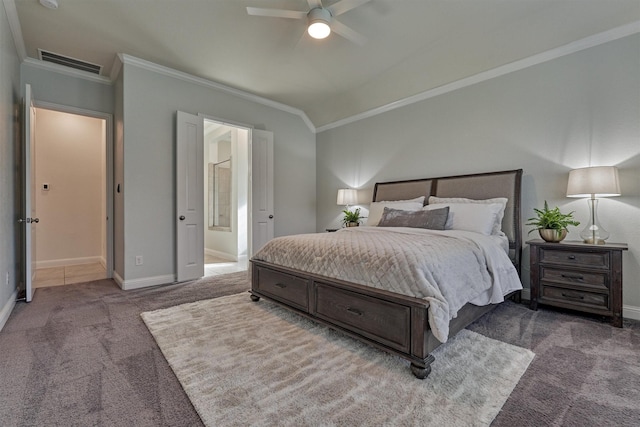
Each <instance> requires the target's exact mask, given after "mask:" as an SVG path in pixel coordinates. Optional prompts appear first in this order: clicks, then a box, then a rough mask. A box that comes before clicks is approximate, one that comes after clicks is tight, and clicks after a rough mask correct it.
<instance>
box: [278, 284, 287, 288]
mask: <svg viewBox="0 0 640 427" xmlns="http://www.w3.org/2000/svg"><path fill="white" fill-rule="evenodd" d="M276 287H277V288H280V289H284V288H286V287H287V285H285V284H284V283H276Z"/></svg>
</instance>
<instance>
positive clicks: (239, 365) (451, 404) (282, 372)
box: [142, 293, 534, 427]
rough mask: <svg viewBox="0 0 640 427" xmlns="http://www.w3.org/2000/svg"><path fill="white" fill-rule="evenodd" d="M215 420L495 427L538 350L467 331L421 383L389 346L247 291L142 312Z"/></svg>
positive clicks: (205, 413)
mask: <svg viewBox="0 0 640 427" xmlns="http://www.w3.org/2000/svg"><path fill="white" fill-rule="evenodd" d="M142 318H143V319H144V321H145V323H146V324H147V327H148V328H149V330H150V331H151V333H152V334H153V336H154V337H155V339H156V341H157V342H158V344H159V345H160V349H161V350H162V352H163V354H164V355H165V357H166V358H167V360H168V362H169V365H171V367H172V368H173V370H174V372H175V373H176V375H177V377H178V379H179V380H180V383H181V384H182V386H183V388H184V389H185V391H186V393H187V395H188V396H189V397H190V399H191V402H192V403H193V405H194V406H195V408H196V410H197V411H198V413H199V414H200V418H202V420H203V421H204V423H205V424H206V425H208V426H211V427H213V426H245V425H251V426H271V425H278V426H326V425H366V426H377V425H402V426H404V425H429V424H431V425H439V426H488V425H489V424H490V423H491V421H492V420H493V419H494V418H495V416H496V415H497V413H498V411H499V410H500V408H501V407H502V405H503V404H504V402H505V401H506V400H507V398H508V397H509V395H510V394H511V391H512V390H513V388H514V387H515V386H516V384H517V383H518V380H519V379H520V377H521V376H522V374H523V373H524V371H525V370H526V369H527V366H529V363H530V362H531V360H532V359H533V357H534V354H533V353H532V352H531V351H529V350H527V349H524V348H521V347H517V346H513V345H510V344H506V343H503V342H500V341H497V340H493V339H491V338H487V337H484V336H482V335H480V334H477V333H475V332H471V331H468V330H463V331H461V332H460V334H458V335H457V336H456V337H454V338H453V339H451V340H450V341H449V342H448V343H447V345H445V346H441V347H439V348H438V349H436V350H435V351H434V353H433V355H434V356H435V362H434V363H433V365H432V368H433V372H432V373H431V375H429V377H428V378H427V379H426V380H424V381H420V380H418V379H416V378H415V377H414V376H413V374H411V372H410V369H409V363H408V362H407V361H405V360H404V359H400V358H398V357H395V356H391V355H389V354H387V353H384V352H381V351H380V350H378V349H375V348H373V347H371V346H369V345H366V344H363V343H360V342H358V341H356V340H354V339H352V338H350V337H347V336H345V335H343V334H341V333H339V332H335V331H333V330H331V329H329V328H327V327H325V326H322V325H318V324H317V323H314V322H312V321H310V320H308V319H305V318H302V317H301V316H299V315H297V314H295V313H292V312H290V311H288V310H285V309H283V308H282V307H280V306H278V305H276V304H275V303H273V302H270V301H268V300H264V299H262V300H261V301H260V302H258V303H256V302H253V301H251V299H250V298H249V295H247V293H241V294H238V295H233V296H228V297H223V298H215V299H211V300H205V301H198V302H195V303H189V304H183V305H179V306H176V307H171V308H167V309H162V310H156V311H152V312H145V313H142Z"/></svg>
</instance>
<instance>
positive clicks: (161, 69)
mask: <svg viewBox="0 0 640 427" xmlns="http://www.w3.org/2000/svg"><path fill="white" fill-rule="evenodd" d="M118 58H119V59H120V61H121V62H122V63H123V64H128V65H133V66H136V67H139V68H143V69H146V70H149V71H153V72H155V73H158V74H162V75H165V76H168V77H173V78H176V79H179V80H182V81H185V82H188V83H194V84H198V85H201V86H205V87H208V88H211V89H215V90H219V91H221V92H225V93H228V94H230V95H234V96H237V97H239V98H242V99H246V100H248V101H252V102H255V103H257V104H262V105H266V106H267V107H272V108H275V109H277V110H281V111H284V112H286V113H290V114H295V115H297V116H300V118H301V119H302V120H303V121H304V123H305V124H306V125H307V127H308V128H309V130H311V132H313V133H315V132H316V128H315V126H314V125H313V123H312V122H311V120H309V117H307V114H306V113H305V112H304V111H302V110H300V109H298V108H294V107H291V106H289V105H286V104H282V103H280V102H277V101H273V100H271V99H268V98H263V97H261V96H258V95H254V94H252V93H249V92H245V91H243V90H240V89H236V88H232V87H230V86H226V85H223V84H221V83H217V82H214V81H212V80H208V79H204V78H201V77H196V76H194V75H191V74H188V73H185V72H183V71H178V70H174V69H173V68H169V67H165V66H163V65H158V64H155V63H153V62H149V61H146V60H144V59H140V58H136V57H134V56H131V55H127V54H123V53H119V54H118Z"/></svg>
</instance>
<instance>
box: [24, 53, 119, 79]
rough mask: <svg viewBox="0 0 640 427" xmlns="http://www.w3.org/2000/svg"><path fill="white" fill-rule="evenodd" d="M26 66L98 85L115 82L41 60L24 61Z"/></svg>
mask: <svg viewBox="0 0 640 427" xmlns="http://www.w3.org/2000/svg"><path fill="white" fill-rule="evenodd" d="M22 62H23V63H24V64H27V65H30V66H32V67H35V68H41V69H43V70H47V71H53V72H55V73H58V74H64V75H67V76H71V77H76V78H80V79H84V80H89V81H92V82H96V83H102V84H105V85H111V84H113V82H112V81H111V79H110V78H108V77H105V76H99V75H97V74H93V73H89V72H87V71H81V70H76V69H75V68H69V67H65V66H62V65H58V64H53V63H51V62H45V61H41V60H39V59H34V58H26V59H25V60H24V61H22Z"/></svg>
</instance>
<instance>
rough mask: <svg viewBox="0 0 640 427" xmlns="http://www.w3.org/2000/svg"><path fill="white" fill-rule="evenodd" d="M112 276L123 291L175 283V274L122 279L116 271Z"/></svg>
mask: <svg viewBox="0 0 640 427" xmlns="http://www.w3.org/2000/svg"><path fill="white" fill-rule="evenodd" d="M113 278H114V280H115V281H116V283H117V284H118V286H120V288H121V289H122V290H123V291H130V290H132V289H140V288H148V287H150V286H158V285H171V284H174V283H176V276H174V275H173V274H165V275H164V276H154V277H144V278H142V279H133V280H122V277H120V276H119V275H118V274H117V273H115V272H114V273H113Z"/></svg>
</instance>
